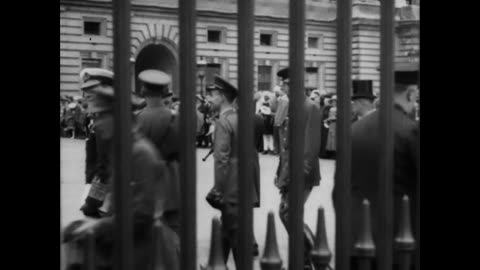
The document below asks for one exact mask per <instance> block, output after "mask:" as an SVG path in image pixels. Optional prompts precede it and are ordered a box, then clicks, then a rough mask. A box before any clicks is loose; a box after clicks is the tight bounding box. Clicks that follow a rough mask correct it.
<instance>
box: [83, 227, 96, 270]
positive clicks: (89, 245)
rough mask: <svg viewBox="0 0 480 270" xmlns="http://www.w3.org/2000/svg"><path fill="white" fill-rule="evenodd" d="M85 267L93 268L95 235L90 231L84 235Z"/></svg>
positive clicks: (87, 269)
mask: <svg viewBox="0 0 480 270" xmlns="http://www.w3.org/2000/svg"><path fill="white" fill-rule="evenodd" d="M84 256H85V262H84V264H85V269H86V270H95V236H94V234H93V232H92V231H88V232H87V234H86V235H85V253H84Z"/></svg>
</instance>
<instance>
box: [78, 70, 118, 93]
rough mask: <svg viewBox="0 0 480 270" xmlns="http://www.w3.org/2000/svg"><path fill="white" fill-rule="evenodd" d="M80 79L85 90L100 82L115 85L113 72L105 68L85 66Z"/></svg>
mask: <svg viewBox="0 0 480 270" xmlns="http://www.w3.org/2000/svg"><path fill="white" fill-rule="evenodd" d="M80 80H81V81H82V86H81V88H82V90H83V91H86V90H87V89H89V88H92V87H94V86H97V85H100V84H108V85H113V72H111V71H110V70H107V69H103V68H85V69H83V70H82V71H80Z"/></svg>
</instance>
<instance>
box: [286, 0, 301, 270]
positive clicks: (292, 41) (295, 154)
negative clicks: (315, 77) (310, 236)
mask: <svg viewBox="0 0 480 270" xmlns="http://www.w3.org/2000/svg"><path fill="white" fill-rule="evenodd" d="M289 13H290V16H289V46H288V48H289V76H290V97H289V98H290V105H289V112H288V115H289V121H288V132H289V142H288V143H289V151H290V153H289V155H290V157H289V162H290V183H289V187H288V188H289V198H288V200H289V202H288V203H289V212H288V226H289V227H290V228H289V231H290V233H289V253H288V261H289V262H288V264H289V267H288V268H289V269H290V270H295V269H303V259H304V258H303V257H304V256H303V255H304V254H303V253H304V236H303V191H304V186H305V181H304V172H303V151H304V143H305V141H304V137H305V134H304V133H305V127H304V123H305V121H304V119H305V117H304V115H305V112H304V110H303V105H304V102H305V89H304V78H305V75H304V73H305V65H304V61H305V59H304V57H305V0H290V12H289Z"/></svg>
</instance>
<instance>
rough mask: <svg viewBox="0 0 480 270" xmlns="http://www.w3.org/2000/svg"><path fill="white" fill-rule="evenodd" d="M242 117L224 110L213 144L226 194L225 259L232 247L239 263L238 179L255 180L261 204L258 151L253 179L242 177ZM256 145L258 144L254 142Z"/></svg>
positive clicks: (217, 178) (220, 186) (255, 196)
mask: <svg viewBox="0 0 480 270" xmlns="http://www.w3.org/2000/svg"><path fill="white" fill-rule="evenodd" d="M237 140H238V116H237V112H236V111H235V110H234V109H233V108H230V109H226V110H225V111H222V112H220V115H219V118H218V120H217V122H216V123H215V136H214V143H213V156H214V159H215V161H214V170H215V188H216V189H217V190H219V191H220V192H221V193H222V194H223V200H224V202H225V206H224V207H223V208H222V210H221V211H222V218H221V219H222V240H223V241H222V242H223V249H224V250H223V251H224V259H225V261H227V259H228V254H229V252H230V249H232V251H233V256H234V259H235V262H236V263H238V262H237V259H236V258H237V248H236V237H237V232H238V224H237V223H238V181H253V183H254V185H253V186H254V189H255V191H254V192H253V194H252V199H253V204H254V205H255V206H257V207H258V206H259V205H260V168H259V161H258V153H257V152H256V151H255V152H254V156H253V157H252V159H251V160H252V163H253V170H254V171H253V175H252V178H251V179H238V141H237ZM251 147H252V148H254V147H255V146H254V145H252V146H251Z"/></svg>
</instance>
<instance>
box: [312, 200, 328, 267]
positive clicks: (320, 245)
mask: <svg viewBox="0 0 480 270" xmlns="http://www.w3.org/2000/svg"><path fill="white" fill-rule="evenodd" d="M310 254H311V257H312V261H313V265H314V266H315V269H316V270H326V269H328V267H329V263H330V259H331V258H332V252H331V251H330V249H329V248H328V242H327V231H326V228H325V214H324V211H323V208H322V207H320V208H318V218H317V235H316V237H315V243H314V246H313V249H312V252H311V253H310Z"/></svg>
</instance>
